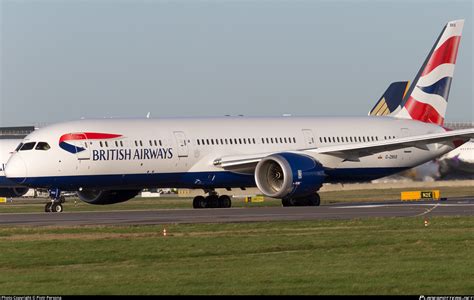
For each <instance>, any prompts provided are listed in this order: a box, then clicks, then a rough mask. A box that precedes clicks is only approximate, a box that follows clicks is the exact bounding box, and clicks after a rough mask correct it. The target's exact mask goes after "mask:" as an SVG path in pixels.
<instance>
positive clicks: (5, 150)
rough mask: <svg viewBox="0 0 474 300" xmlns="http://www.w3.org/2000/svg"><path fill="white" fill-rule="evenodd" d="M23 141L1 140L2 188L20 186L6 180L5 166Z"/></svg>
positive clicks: (0, 179) (0, 172)
mask: <svg viewBox="0 0 474 300" xmlns="http://www.w3.org/2000/svg"><path fill="white" fill-rule="evenodd" d="M21 141H22V140H20V139H0V188H3V187H16V186H18V185H17V184H15V183H14V182H12V181H10V180H8V179H6V177H5V166H6V165H7V161H8V159H10V156H11V155H12V153H13V152H14V151H15V149H16V147H17V146H18V145H19V144H20V143H21Z"/></svg>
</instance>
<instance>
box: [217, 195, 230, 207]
mask: <svg viewBox="0 0 474 300" xmlns="http://www.w3.org/2000/svg"><path fill="white" fill-rule="evenodd" d="M218 202H219V207H220V208H230V207H231V206H232V200H231V199H230V197H229V196H227V195H222V196H220V197H219V199H218Z"/></svg>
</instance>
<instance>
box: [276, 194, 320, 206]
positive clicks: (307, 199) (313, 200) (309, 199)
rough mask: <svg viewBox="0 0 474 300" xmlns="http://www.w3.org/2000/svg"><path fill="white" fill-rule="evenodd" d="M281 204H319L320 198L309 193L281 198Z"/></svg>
mask: <svg viewBox="0 0 474 300" xmlns="http://www.w3.org/2000/svg"><path fill="white" fill-rule="evenodd" d="M281 204H282V205H283V206H285V207H286V206H319V205H320V204H321V198H320V197H319V195H318V194H316V193H315V194H311V195H308V196H304V197H300V198H284V199H281Z"/></svg>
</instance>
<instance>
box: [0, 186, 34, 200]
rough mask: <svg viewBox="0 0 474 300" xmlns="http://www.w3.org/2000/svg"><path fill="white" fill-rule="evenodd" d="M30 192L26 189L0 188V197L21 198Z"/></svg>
mask: <svg viewBox="0 0 474 300" xmlns="http://www.w3.org/2000/svg"><path fill="white" fill-rule="evenodd" d="M27 192H28V188H26V187H15V188H0V197H6V198H12V197H21V196H23V195H24V194H26V193H27Z"/></svg>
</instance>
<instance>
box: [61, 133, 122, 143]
mask: <svg viewBox="0 0 474 300" xmlns="http://www.w3.org/2000/svg"><path fill="white" fill-rule="evenodd" d="M121 136H122V135H120V134H111V133H100V132H82V133H67V134H64V135H62V136H61V137H60V138H59V142H60V143H61V142H65V141H73V140H74V141H77V140H105V139H114V138H118V137H121Z"/></svg>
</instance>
